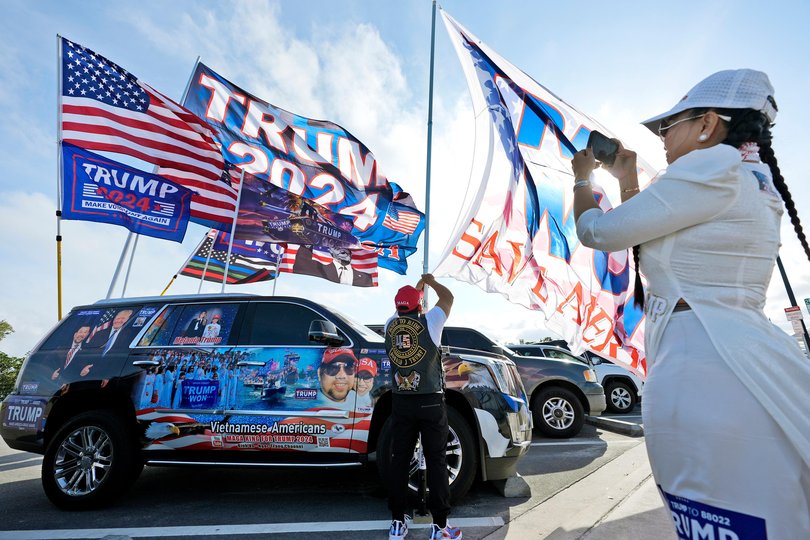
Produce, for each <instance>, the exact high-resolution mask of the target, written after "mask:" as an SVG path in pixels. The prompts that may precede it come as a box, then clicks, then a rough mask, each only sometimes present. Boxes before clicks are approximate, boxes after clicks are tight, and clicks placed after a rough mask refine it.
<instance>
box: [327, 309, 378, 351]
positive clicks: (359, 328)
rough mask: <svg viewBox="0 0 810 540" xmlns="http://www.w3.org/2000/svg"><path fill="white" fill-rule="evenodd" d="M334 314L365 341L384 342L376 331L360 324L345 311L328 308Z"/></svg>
mask: <svg viewBox="0 0 810 540" xmlns="http://www.w3.org/2000/svg"><path fill="white" fill-rule="evenodd" d="M329 309H330V310H331V311H332V313H334V314H335V316H336V317H337V318H338V319H340V322H342V323H344V324H345V325H346V326H348V327H349V328H351V329H352V330H354V331H355V332H357V333H358V334H360V337H362V338H363V339H365V340H366V341H371V342H374V343H385V339H383V338H382V336H380V335H379V334H378V333H376V332H374V331H373V330H371V329H370V328H368V327H367V326H366V325H364V324H360V323H359V322H357V321H355V320H354V319H352V318H351V317H349V316H348V315H346V314H345V313H343V312H341V311H339V310H337V309H334V308H332V307H330V308H329Z"/></svg>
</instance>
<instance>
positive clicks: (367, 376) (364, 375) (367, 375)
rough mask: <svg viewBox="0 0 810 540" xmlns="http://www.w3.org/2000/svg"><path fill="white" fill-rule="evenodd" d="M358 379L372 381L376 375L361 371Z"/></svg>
mask: <svg viewBox="0 0 810 540" xmlns="http://www.w3.org/2000/svg"><path fill="white" fill-rule="evenodd" d="M357 378H358V379H361V380H363V381H370V380H371V379H373V378H374V375H372V374H371V373H369V372H368V371H361V372H360V373H358V374H357Z"/></svg>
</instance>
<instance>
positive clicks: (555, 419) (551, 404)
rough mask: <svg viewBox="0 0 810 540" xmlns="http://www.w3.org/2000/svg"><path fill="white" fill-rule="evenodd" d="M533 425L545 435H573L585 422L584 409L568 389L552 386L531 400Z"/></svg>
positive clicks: (561, 436) (559, 437) (563, 437)
mask: <svg viewBox="0 0 810 540" xmlns="http://www.w3.org/2000/svg"><path fill="white" fill-rule="evenodd" d="M532 417H533V419H534V425H535V427H537V429H538V430H539V431H540V433H542V434H543V435H545V436H546V437H552V438H555V439H567V438H569V437H573V436H575V435H576V434H577V433H579V431H580V430H581V429H582V425H583V424H584V423H585V411H584V410H583V408H582V403H580V401H579V399H578V398H577V396H576V395H575V394H574V393H573V392H572V391H570V390H568V389H566V388H561V387H552V388H547V389H545V390H542V391H541V392H540V393H539V394H537V395H536V396H535V397H534V399H533V400H532Z"/></svg>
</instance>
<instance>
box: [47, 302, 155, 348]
mask: <svg viewBox="0 0 810 540" xmlns="http://www.w3.org/2000/svg"><path fill="white" fill-rule="evenodd" d="M137 310H138V308H137V307H134V306H124V307H116V308H95V309H85V310H77V311H73V312H71V313H70V315H68V317H67V318H66V320H65V321H64V322H63V323H62V324H60V325H59V328H57V329H56V331H55V332H54V333H53V334H51V335H50V337H49V338H48V339H47V340H46V341H45V343H43V344H42V347H40V349H39V350H40V351H53V350H57V349H65V350H67V349H69V348H70V347H71V344H72V343H73V341H74V339H75V340H79V342H81V343H82V344H83V345H84V346H88V345H92V346H94V347H103V346H104V345H105V343H101V340H102V339H104V341H105V342H106V340H107V339H108V338H109V335H110V328H111V327H118V328H120V329H122V330H123V329H127V328H133V330H132V332H135V333H137V329H138V328H139V327H136V326H134V324H135V323H136V322H138V323H140V325H139V326H143V325H144V319H142V318H141V317H135V316H134V315H135V314H136V312H137ZM153 313H154V312H153ZM138 315H140V312H138ZM132 332H129V333H128V334H130V333H132ZM132 337H134V336H132V335H129V339H130V340H131V339H132ZM79 338H81V339H79ZM115 341H116V348H117V347H118V346H119V345H121V344H123V341H124V340H123V339H122V340H121V343H118V340H117V339H116V340H115ZM128 344H129V343H127V345H128Z"/></svg>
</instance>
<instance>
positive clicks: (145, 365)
mask: <svg viewBox="0 0 810 540" xmlns="http://www.w3.org/2000/svg"><path fill="white" fill-rule="evenodd" d="M132 365H133V366H135V367H139V368H141V369H149V368H153V367H158V366H159V365H160V362H158V361H157V360H135V361H134V362H132Z"/></svg>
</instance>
